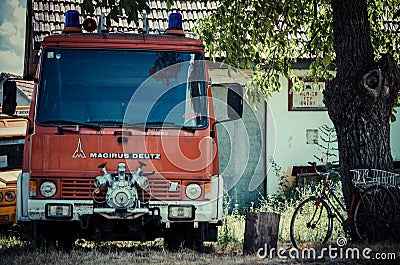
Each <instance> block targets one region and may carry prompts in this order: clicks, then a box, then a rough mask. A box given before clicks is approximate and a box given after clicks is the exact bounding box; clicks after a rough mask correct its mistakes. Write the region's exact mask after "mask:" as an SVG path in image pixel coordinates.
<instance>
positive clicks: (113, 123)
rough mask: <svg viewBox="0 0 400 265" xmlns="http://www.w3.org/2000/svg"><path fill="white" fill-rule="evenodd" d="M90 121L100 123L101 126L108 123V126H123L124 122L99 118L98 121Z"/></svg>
mask: <svg viewBox="0 0 400 265" xmlns="http://www.w3.org/2000/svg"><path fill="white" fill-rule="evenodd" d="M90 123H95V124H98V126H99V127H102V126H101V125H106V126H107V127H117V126H118V127H122V125H124V123H123V122H122V121H112V120H97V121H90Z"/></svg>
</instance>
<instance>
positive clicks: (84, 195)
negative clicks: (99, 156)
mask: <svg viewBox="0 0 400 265" xmlns="http://www.w3.org/2000/svg"><path fill="white" fill-rule="evenodd" d="M94 189H95V187H94V183H93V180H92V179H81V178H62V179H61V198H63V199H84V200H87V199H92V192H93V190H94Z"/></svg>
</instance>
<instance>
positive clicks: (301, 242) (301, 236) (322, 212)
mask: <svg viewBox="0 0 400 265" xmlns="http://www.w3.org/2000/svg"><path fill="white" fill-rule="evenodd" d="M332 226H333V216H332V211H331V209H330V207H329V205H328V204H327V203H326V201H325V200H323V199H319V198H317V197H310V198H308V199H306V200H304V201H302V202H301V203H300V204H299V205H298V206H297V208H296V210H295V211H294V213H293V216H292V220H291V222H290V240H291V241H292V244H293V246H294V247H295V248H298V249H299V248H304V247H305V246H307V244H309V243H312V244H324V243H326V241H327V240H328V239H329V237H330V236H331V234H332Z"/></svg>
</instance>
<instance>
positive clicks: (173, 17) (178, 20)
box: [168, 13, 182, 30]
mask: <svg viewBox="0 0 400 265" xmlns="http://www.w3.org/2000/svg"><path fill="white" fill-rule="evenodd" d="M168 29H172V30H182V15H181V14H180V13H171V14H170V15H169V19H168Z"/></svg>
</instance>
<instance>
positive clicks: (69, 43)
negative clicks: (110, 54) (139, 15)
mask: <svg viewBox="0 0 400 265" xmlns="http://www.w3.org/2000/svg"><path fill="white" fill-rule="evenodd" d="M48 46H52V47H54V46H59V47H81V48H115V49H123V48H129V49H146V50H151V49H154V50H171V49H173V50H176V51H203V49H204V46H203V43H202V42H201V41H200V40H196V39H193V38H187V37H181V36H175V35H168V34H157V35H156V34H134V33H66V34H59V35H51V36H47V37H45V38H44V40H43V43H42V47H43V48H45V47H48Z"/></svg>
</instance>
